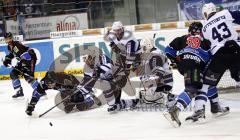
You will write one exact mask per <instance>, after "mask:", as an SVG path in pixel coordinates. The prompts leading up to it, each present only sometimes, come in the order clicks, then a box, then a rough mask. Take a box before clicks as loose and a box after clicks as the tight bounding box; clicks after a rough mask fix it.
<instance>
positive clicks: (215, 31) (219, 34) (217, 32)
mask: <svg viewBox="0 0 240 140" xmlns="http://www.w3.org/2000/svg"><path fill="white" fill-rule="evenodd" d="M230 36H232V34H231V32H230V30H229V29H228V27H227V25H226V23H225V22H223V23H221V24H219V25H218V26H217V28H216V27H213V28H212V38H213V40H216V39H218V42H221V41H223V39H226V38H228V37H230Z"/></svg>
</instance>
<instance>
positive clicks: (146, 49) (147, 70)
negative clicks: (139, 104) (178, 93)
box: [140, 38, 175, 105]
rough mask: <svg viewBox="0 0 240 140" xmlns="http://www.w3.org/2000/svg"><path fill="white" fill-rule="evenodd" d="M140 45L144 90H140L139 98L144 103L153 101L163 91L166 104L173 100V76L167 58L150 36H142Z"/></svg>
mask: <svg viewBox="0 0 240 140" xmlns="http://www.w3.org/2000/svg"><path fill="white" fill-rule="evenodd" d="M140 46H141V49H142V54H141V60H142V63H141V66H143V69H144V70H143V73H142V74H141V81H142V83H143V86H144V90H143V91H141V92H140V99H141V100H143V102H145V103H148V102H152V101H154V102H155V101H157V100H156V99H157V98H159V99H160V97H163V95H162V93H164V94H166V95H167V105H170V102H172V101H174V100H175V95H173V94H171V90H172V85H173V76H172V71H171V70H170V68H169V62H168V58H167V57H166V56H165V54H163V52H162V51H161V50H159V49H157V48H156V47H154V45H153V40H152V39H150V38H143V39H142V40H141V41H140ZM158 94H160V95H158Z"/></svg>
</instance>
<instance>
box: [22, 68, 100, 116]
mask: <svg viewBox="0 0 240 140" xmlns="http://www.w3.org/2000/svg"><path fill="white" fill-rule="evenodd" d="M83 81H84V79H83ZM90 82H91V81H90ZM92 82H94V81H92ZM89 84H90V83H89ZM79 85H84V84H83V82H82V83H80V82H79V81H78V80H77V78H76V77H74V76H73V75H71V74H65V73H63V72H54V71H49V72H47V73H46V75H45V77H44V78H43V79H41V82H40V84H39V86H38V87H37V88H36V89H35V90H34V91H33V95H32V98H31V100H30V103H29V104H28V106H27V109H26V113H27V114H28V115H30V116H31V115H32V112H33V111H34V109H35V106H36V104H37V102H38V101H39V99H40V97H41V94H42V93H44V92H45V90H49V89H54V90H58V91H60V94H58V96H59V95H60V99H61V100H64V99H65V98H67V100H65V101H64V102H63V110H64V111H65V112H66V113H70V112H71V111H73V109H74V107H76V109H77V110H79V111H83V110H88V109H91V108H92V107H96V106H100V105H101V102H100V101H99V100H98V99H97V98H96V97H95V96H94V95H92V91H91V92H90V93H89V96H91V97H92V98H93V100H92V98H91V99H89V98H87V97H86V95H83V94H77V95H74V94H75V91H76V88H77V86H79ZM59 102H60V101H59ZM94 103H95V104H94ZM94 105H95V106H94Z"/></svg>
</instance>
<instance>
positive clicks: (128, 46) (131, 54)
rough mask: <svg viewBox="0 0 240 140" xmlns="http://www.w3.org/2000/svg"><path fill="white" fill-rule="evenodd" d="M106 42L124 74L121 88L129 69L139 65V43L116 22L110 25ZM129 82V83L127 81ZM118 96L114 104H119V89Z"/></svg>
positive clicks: (115, 107)
mask: <svg viewBox="0 0 240 140" xmlns="http://www.w3.org/2000/svg"><path fill="white" fill-rule="evenodd" d="M104 38H105V39H106V40H108V41H110V47H111V50H112V52H114V53H115V54H116V61H113V63H115V64H116V65H118V66H120V67H121V68H122V70H123V72H124V73H125V77H124V78H125V79H126V80H125V83H124V82H122V84H121V85H122V87H124V86H125V85H126V83H127V79H128V76H129V74H130V70H131V69H135V68H136V67H137V66H138V65H139V63H140V46H139V42H138V41H137V40H136V38H135V37H134V36H133V33H132V32H131V31H128V30H126V29H124V27H123V24H122V23H121V22H120V21H116V22H114V23H113V25H112V29H111V30H110V31H109V32H108V33H107V34H106V35H105V37H104ZM129 82H130V81H129ZM118 92H119V96H118V97H117V99H116V103H117V104H119V103H120V98H121V89H119V90H118ZM117 106H119V105H114V106H112V108H111V109H110V108H109V111H114V110H116V109H118V108H117Z"/></svg>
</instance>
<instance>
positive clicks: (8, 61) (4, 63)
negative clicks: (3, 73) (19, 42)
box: [3, 56, 12, 67]
mask: <svg viewBox="0 0 240 140" xmlns="http://www.w3.org/2000/svg"><path fill="white" fill-rule="evenodd" d="M11 63H12V60H11V59H10V58H9V57H7V56H6V57H5V60H4V61H3V65H4V66H5V67H8V65H11Z"/></svg>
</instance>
